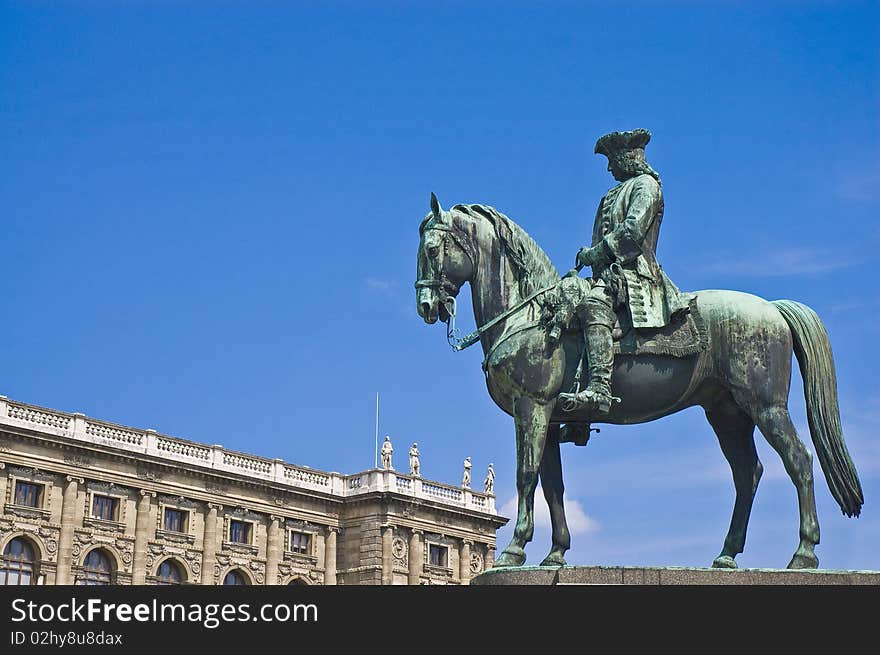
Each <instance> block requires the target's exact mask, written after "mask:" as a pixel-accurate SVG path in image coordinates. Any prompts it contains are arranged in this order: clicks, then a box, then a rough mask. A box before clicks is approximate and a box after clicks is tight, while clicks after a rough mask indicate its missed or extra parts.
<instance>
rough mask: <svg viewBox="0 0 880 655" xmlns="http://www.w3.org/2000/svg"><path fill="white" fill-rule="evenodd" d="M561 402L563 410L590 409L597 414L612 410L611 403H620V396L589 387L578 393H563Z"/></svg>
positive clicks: (560, 396) (560, 397)
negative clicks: (598, 391)
mask: <svg viewBox="0 0 880 655" xmlns="http://www.w3.org/2000/svg"><path fill="white" fill-rule="evenodd" d="M559 402H560V404H561V406H562V411H563V412H576V411H579V410H581V409H589V410H590V411H591V412H593V413H594V414H597V415H604V414H607V413H608V412H610V411H611V403H615V402H617V403H619V402H620V398H618V397H617V396H612V395H610V394H604V393H597V392H596V391H594V390H593V389H590V388H587V389H584V390H583V391H579V392H578V393H561V394H559Z"/></svg>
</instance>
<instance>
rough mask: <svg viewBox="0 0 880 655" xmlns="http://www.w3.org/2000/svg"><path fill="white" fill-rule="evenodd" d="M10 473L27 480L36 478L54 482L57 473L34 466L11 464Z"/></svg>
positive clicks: (40, 480)
mask: <svg viewBox="0 0 880 655" xmlns="http://www.w3.org/2000/svg"><path fill="white" fill-rule="evenodd" d="M9 474H10V475H14V476H15V477H17V478H25V479H27V480H35V481H38V482H54V481H55V475H54V474H53V473H49V472H47V471H41V470H40V469H38V468H36V467H34V466H29V467H25V466H10V467H9Z"/></svg>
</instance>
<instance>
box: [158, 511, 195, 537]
mask: <svg viewBox="0 0 880 655" xmlns="http://www.w3.org/2000/svg"><path fill="white" fill-rule="evenodd" d="M188 514H189V512H187V511H184V510H182V509H172V508H171V507H166V508H165V514H164V518H163V519H162V529H163V530H166V531H168V532H186V531H187V517H188Z"/></svg>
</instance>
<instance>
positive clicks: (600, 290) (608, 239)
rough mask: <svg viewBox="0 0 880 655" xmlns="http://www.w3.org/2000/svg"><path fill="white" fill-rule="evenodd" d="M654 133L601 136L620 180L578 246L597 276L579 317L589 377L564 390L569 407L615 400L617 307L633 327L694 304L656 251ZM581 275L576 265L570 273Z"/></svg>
mask: <svg viewBox="0 0 880 655" xmlns="http://www.w3.org/2000/svg"><path fill="white" fill-rule="evenodd" d="M650 140H651V133H650V132H649V131H648V130H645V129H637V130H633V131H631V132H612V133H610V134H606V135H605V136H603V137H602V138H600V139H599V140H598V141H597V142H596V149H595V152H596V153H597V154H603V155H605V156H606V157H608V170H609V171H610V172H611V174H612V175H613V176H614V179H615V180H617V181H618V182H619V184H618V185H617V186H615V187H614V188H613V189H611V190H609V191H608V193H606V194H605V196H604V197H603V198H602V200H601V202H600V203H599V209H598V211H597V212H596V219H595V223H594V225H593V240H592V245H591V247H589V248H581V249H580V251H578V254H577V258H576V264H577V265H578V269H580V267H581V266H590V267H592V269H593V284H592V287H591V289H590V292H589V295H588V297H587V300H586V303H585V306H584V309H583V311H582V312H581V313H580V315H579V318H580V320H581V324H582V326H583V330H584V339H585V340H586V344H587V363H588V365H589V375H590V381H589V384H588V385H587V387H586V389H584V390H582V391H580V392H578V393H577V394H573V393H563V394H560V401H563V402H565V403H566V409H567V410H568V411H575V410H578V409H583V408H588V409H590V410H591V412H592V415H593V416H599V417H601V416H604V415H606V414H607V413H608V412H609V410H610V407H611V401H612V398H613V396H612V392H611V369H612V364H613V358H614V349H613V341H612V336H611V333H612V329H613V328H614V323H615V321H616V318H617V316H616V312H617V310H618V309H620V308H621V307H624V306H628V307H629V319H630V320H631V323H632V327H634V328H659V327H663V326H664V325H667V324H668V323H669V322H670V320H671V318H672V317H673V316H674V315H675V314H677V313H679V312H681V311H686V310H687V306H688V305H687V300H686V298H684V297H682V295H681V293H680V292H679V290H678V288H677V287H676V286H675V285H674V284H673V283H672V281H671V280H670V279H669V278H668V277H666V274H665V273H664V272H663V270H662V269H661V268H660V265H659V264H658V263H657V260H656V258H655V250H656V248H657V236H658V233H659V231H660V222H661V220H662V219H663V194H662V193H661V190H660V176H659V175H658V174H657V172H656V171H655V170H654V169H653V168H651V166H649V165H648V162H647V161H646V160H645V146H646V145H647V144H648V141H650ZM573 274H574V275H576V274H577V273H576V271H575V270H572V271H569V273H568V275H573Z"/></svg>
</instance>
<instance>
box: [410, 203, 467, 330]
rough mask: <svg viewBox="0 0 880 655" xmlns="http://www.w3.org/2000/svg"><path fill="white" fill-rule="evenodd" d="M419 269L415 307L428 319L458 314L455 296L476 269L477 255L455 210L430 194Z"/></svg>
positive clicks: (433, 321) (421, 240)
mask: <svg viewBox="0 0 880 655" xmlns="http://www.w3.org/2000/svg"><path fill="white" fill-rule="evenodd" d="M419 236H420V242H419V251H418V260H417V270H416V285H415V286H416V309H417V310H418V312H419V316H421V317H422V318H423V319H424V320H425V322H426V323H436V322H437V319H438V318H439V319H440V320H441V321H443V322H444V323H445V322H447V321H448V320H449V318H450V316H452V315H454V314H455V297H456V296H457V295H458V292H459V290H460V289H461V286H462V285H463V284H464V283H465V282H467V281H468V280H470V279H471V276H472V275H473V273H474V258H473V255H472V254H471V253H470V250H471V249H470V246H469V242H468V240H467V239H466V235H465V234H464V232H462V231H461V229H460V227H458V226H457V225H456V222H455V220H454V215H453V212H452V211H449V212H447V211H444V210H443V208H442V207H440V202H439V201H438V200H437V196H435V195H434V194H433V193H432V194H431V213H430V214H428V215H427V216H425V218H424V219H423V220H422V223H421V225H420V226H419Z"/></svg>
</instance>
